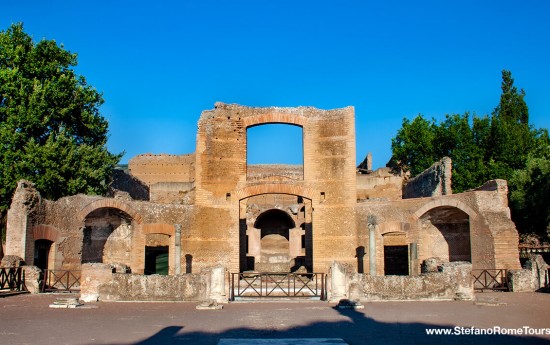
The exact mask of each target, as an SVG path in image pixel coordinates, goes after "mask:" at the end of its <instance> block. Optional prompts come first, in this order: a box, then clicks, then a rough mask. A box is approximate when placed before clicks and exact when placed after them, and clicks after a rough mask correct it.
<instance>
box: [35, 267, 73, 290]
mask: <svg viewBox="0 0 550 345" xmlns="http://www.w3.org/2000/svg"><path fill="white" fill-rule="evenodd" d="M40 291H41V292H75V291H80V271H78V270H44V276H43V278H42V285H41V288H40Z"/></svg>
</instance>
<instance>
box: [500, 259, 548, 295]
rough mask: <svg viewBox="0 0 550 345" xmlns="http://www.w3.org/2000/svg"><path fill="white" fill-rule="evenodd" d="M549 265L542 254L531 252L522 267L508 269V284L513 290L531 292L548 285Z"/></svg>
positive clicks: (545, 287)
mask: <svg viewBox="0 0 550 345" xmlns="http://www.w3.org/2000/svg"><path fill="white" fill-rule="evenodd" d="M549 269H550V265H548V264H547V263H546V262H545V261H544V259H543V257H542V255H540V254H531V255H529V260H527V263H526V265H525V268H524V269H521V270H510V271H508V276H507V279H508V286H509V288H510V291H513V292H533V291H539V290H542V289H547V288H548V287H550V277H549V274H550V272H549Z"/></svg>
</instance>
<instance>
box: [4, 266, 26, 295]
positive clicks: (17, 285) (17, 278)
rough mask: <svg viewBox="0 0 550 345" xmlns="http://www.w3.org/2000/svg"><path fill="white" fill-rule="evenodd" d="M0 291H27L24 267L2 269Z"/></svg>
mask: <svg viewBox="0 0 550 345" xmlns="http://www.w3.org/2000/svg"><path fill="white" fill-rule="evenodd" d="M0 290H9V291H25V272H24V271H23V268H22V267H0Z"/></svg>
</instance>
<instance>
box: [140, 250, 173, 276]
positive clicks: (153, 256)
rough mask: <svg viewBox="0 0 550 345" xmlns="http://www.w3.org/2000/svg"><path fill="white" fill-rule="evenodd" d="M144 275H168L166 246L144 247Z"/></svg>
mask: <svg viewBox="0 0 550 345" xmlns="http://www.w3.org/2000/svg"><path fill="white" fill-rule="evenodd" d="M144 273H145V275H150V274H160V275H168V246H159V247H150V246H146V247H145V271H144Z"/></svg>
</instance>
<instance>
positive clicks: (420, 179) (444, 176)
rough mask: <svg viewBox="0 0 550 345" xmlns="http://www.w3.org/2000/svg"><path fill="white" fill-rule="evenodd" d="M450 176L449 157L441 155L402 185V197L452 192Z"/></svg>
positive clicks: (421, 196) (418, 196)
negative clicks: (437, 159)
mask: <svg viewBox="0 0 550 345" xmlns="http://www.w3.org/2000/svg"><path fill="white" fill-rule="evenodd" d="M451 176H452V166H451V159H450V158H449V157H443V158H442V159H441V160H440V161H439V162H435V163H434V164H433V165H432V166H431V167H429V168H428V169H426V170H424V171H423V172H422V173H420V174H419V175H417V176H415V177H413V178H412V179H410V180H409V181H408V182H407V184H406V185H405V186H404V187H403V199H409V198H424V197H431V196H440V195H448V194H452V189H451Z"/></svg>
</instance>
